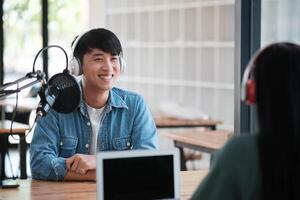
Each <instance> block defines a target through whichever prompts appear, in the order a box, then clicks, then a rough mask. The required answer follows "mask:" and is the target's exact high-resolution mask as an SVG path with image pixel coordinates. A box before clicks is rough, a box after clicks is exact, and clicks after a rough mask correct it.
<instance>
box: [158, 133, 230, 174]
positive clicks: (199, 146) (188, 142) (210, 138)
mask: <svg viewBox="0 0 300 200" xmlns="http://www.w3.org/2000/svg"><path fill="white" fill-rule="evenodd" d="M162 135H163V136H166V137H168V138H170V139H171V140H173V141H174V145H175V146H176V147H177V148H179V151H180V162H181V170H186V169H187V168H186V160H185V156H184V152H183V148H189V149H194V150H198V151H202V152H206V153H212V152H214V151H215V150H217V149H220V148H221V147H222V146H223V145H224V144H225V143H226V142H227V140H228V139H229V138H230V137H231V136H232V135H233V132H231V131H224V130H217V131H199V130H188V131H181V132H173V133H162Z"/></svg>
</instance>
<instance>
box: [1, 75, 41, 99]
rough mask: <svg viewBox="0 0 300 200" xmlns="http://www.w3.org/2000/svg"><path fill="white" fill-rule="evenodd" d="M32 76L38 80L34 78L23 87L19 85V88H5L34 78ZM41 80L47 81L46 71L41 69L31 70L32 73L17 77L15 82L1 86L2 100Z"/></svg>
mask: <svg viewBox="0 0 300 200" xmlns="http://www.w3.org/2000/svg"><path fill="white" fill-rule="evenodd" d="M32 78H36V80H34V81H32V82H30V83H27V84H25V85H23V86H21V87H18V88H17V89H14V90H5V89H6V88H8V87H11V86H13V85H18V84H19V83H21V82H23V81H25V80H28V79H32ZM39 82H45V73H44V72H41V71H40V70H37V71H36V72H30V73H28V74H26V75H25V76H24V77H22V78H20V79H17V80H15V81H13V82H9V83H6V84H4V85H2V86H1V87H0V100H1V99H4V98H5V97H6V96H8V95H11V94H14V93H17V92H20V91H21V90H23V89H25V88H28V87H30V86H32V85H35V84H36V83H39Z"/></svg>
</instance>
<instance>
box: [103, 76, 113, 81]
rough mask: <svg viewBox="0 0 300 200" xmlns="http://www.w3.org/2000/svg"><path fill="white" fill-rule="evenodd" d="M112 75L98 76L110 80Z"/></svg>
mask: <svg viewBox="0 0 300 200" xmlns="http://www.w3.org/2000/svg"><path fill="white" fill-rule="evenodd" d="M112 77H113V75H100V78H102V79H104V80H110V79H112Z"/></svg>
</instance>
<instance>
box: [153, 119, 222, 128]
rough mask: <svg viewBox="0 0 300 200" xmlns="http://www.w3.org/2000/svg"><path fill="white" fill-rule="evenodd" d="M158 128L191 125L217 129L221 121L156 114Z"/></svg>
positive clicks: (186, 126) (188, 126) (187, 126)
mask: <svg viewBox="0 0 300 200" xmlns="http://www.w3.org/2000/svg"><path fill="white" fill-rule="evenodd" d="M154 121H155V124H156V127H157V128H190V127H207V128H210V129H211V130H216V126H217V125H218V124H221V123H222V122H221V121H218V120H213V119H207V120H204V119H181V118H174V117H168V116H154Z"/></svg>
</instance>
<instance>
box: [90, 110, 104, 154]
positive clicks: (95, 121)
mask: <svg viewBox="0 0 300 200" xmlns="http://www.w3.org/2000/svg"><path fill="white" fill-rule="evenodd" d="M86 107H87V111H88V113H89V116H90V120H91V123H92V140H91V144H90V152H89V154H92V155H95V154H96V152H97V138H98V132H99V129H100V124H101V117H102V113H103V110H104V107H105V106H103V107H102V108H99V109H98V108H93V107H91V106H89V105H87V104H86Z"/></svg>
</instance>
